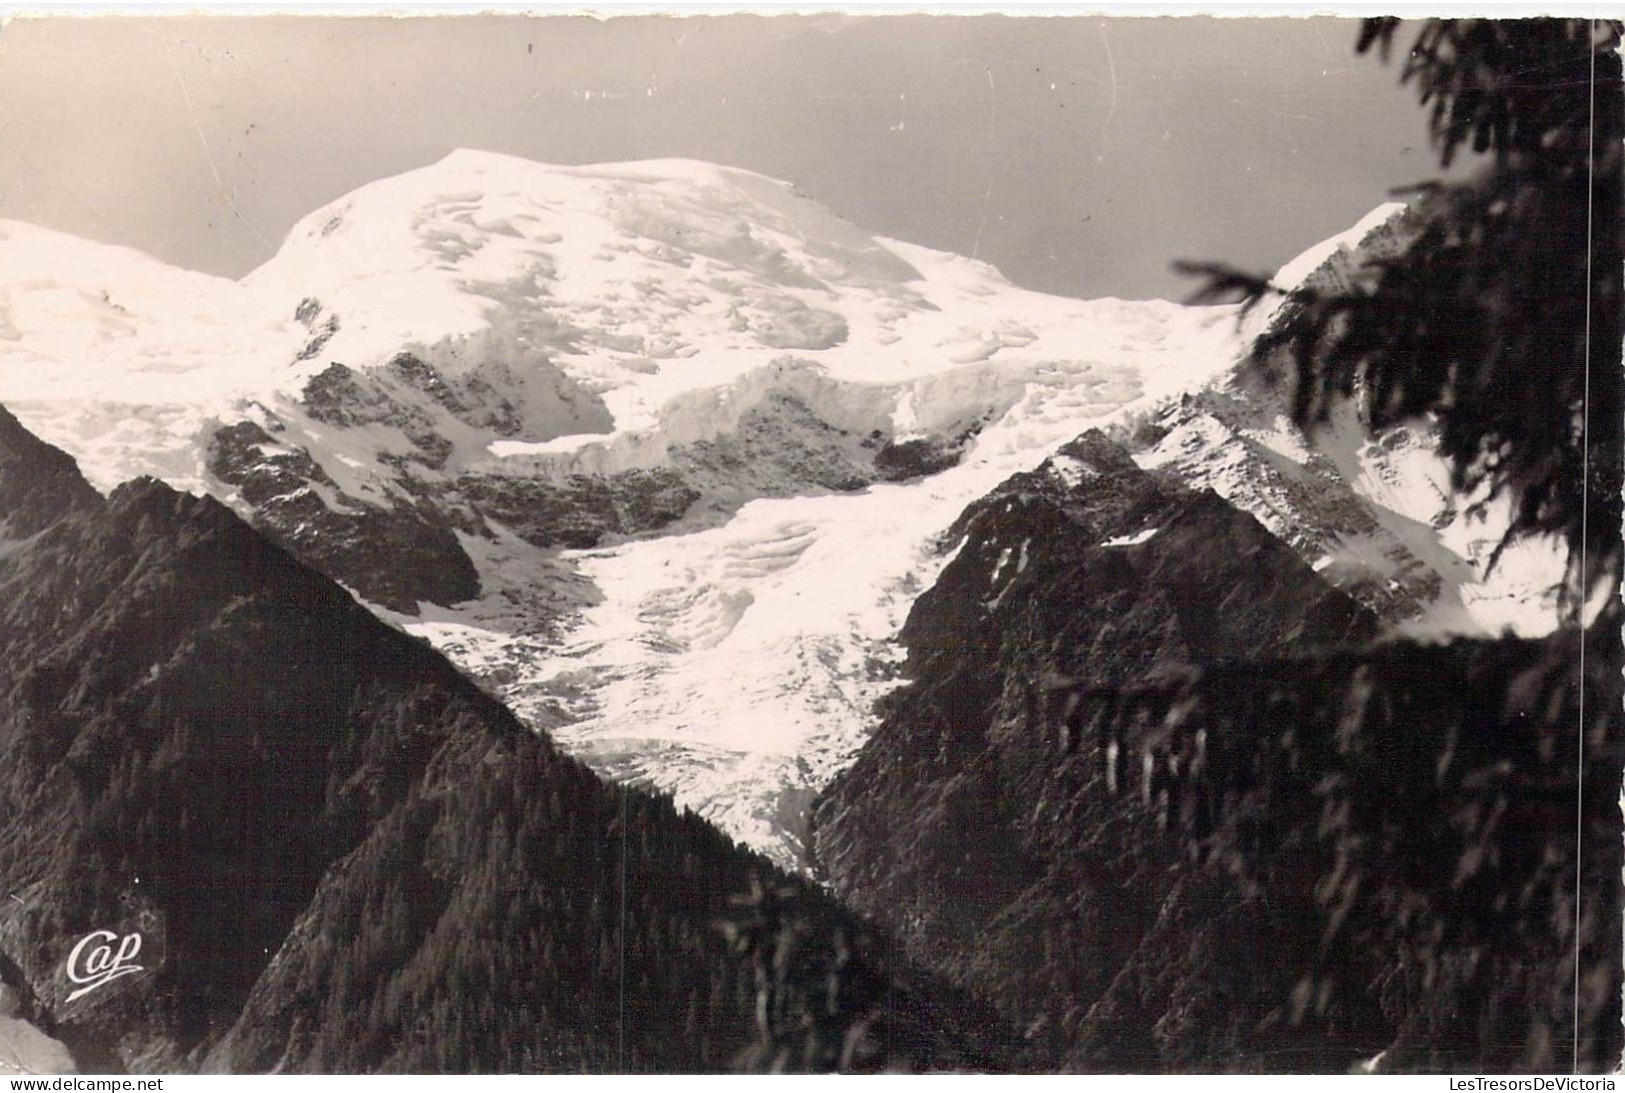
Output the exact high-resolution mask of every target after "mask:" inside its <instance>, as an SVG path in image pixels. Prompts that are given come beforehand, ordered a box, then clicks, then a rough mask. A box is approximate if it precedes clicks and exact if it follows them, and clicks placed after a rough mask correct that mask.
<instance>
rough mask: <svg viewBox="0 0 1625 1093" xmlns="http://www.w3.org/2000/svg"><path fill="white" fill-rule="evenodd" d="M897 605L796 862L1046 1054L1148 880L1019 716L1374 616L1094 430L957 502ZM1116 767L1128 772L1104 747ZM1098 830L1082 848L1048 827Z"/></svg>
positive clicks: (1099, 983) (1141, 910)
mask: <svg viewBox="0 0 1625 1093" xmlns="http://www.w3.org/2000/svg"><path fill="white" fill-rule="evenodd" d="M953 545H957V548H958V550H957V553H956V554H955V556H954V558H953V560H952V561H951V562H950V563H949V564H948V565H947V566H946V567H945V568H944V569H943V571H942V576H941V578H940V579H939V580H938V582H937V583H936V585H935V586H933V587H932V588H931V589H930V590H928V591H927V592H925V593H924V594H922V595H921V596H920V598H919V599H918V600H917V601H916V602H915V605H914V608H913V610H912V611H911V612H910V614H909V620H908V623H907V625H906V626H905V627H904V631H903V640H904V642H905V643H906V645H907V647H908V650H909V659H908V661H907V663H906V665H905V674H906V675H907V677H908V683H907V684H906V685H905V686H904V687H903V688H902V689H901V690H899V691H898V692H896V693H895V694H894V695H893V696H891V697H890V698H889V699H888V700H887V702H886V705H885V709H884V716H883V719H882V721H881V724H880V726H879V727H878V728H877V729H876V731H875V733H874V736H873V737H872V738H871V740H870V741H869V742H868V744H866V745H865V747H864V749H863V751H862V752H861V753H860V755H859V757H858V760H857V762H856V763H855V764H854V765H853V766H852V767H851V769H849V770H848V771H846V772H845V773H843V774H842V775H841V776H840V777H839V778H837V779H836V780H835V782H834V784H833V785H832V786H831V787H830V789H829V790H828V792H827V793H826V794H825V795H824V796H823V798H822V799H821V800H820V801H819V803H818V805H817V806H816V808H815V810H814V814H813V823H814V829H815V843H814V851H815V856H816V861H817V865H818V867H819V868H820V869H821V870H822V871H823V875H824V876H825V877H826V878H827V879H828V880H829V882H830V883H831V884H832V886H833V888H834V890H835V891H836V892H837V893H838V894H840V895H841V896H842V897H843V898H844V899H847V900H850V901H851V902H852V903H853V905H854V906H857V907H860V908H863V909H865V910H866V911H867V912H869V913H873V914H876V915H878V916H881V917H882V918H883V919H884V920H885V921H887V922H888V923H889V924H890V925H891V926H892V928H893V929H895V930H897V931H898V932H899V933H900V934H901V935H902V936H903V937H904V939H905V941H906V942H907V944H908V945H909V946H910V949H911V951H912V952H913V953H915V954H916V955H917V956H919V957H920V958H921V959H923V960H926V961H927V962H930V963H932V964H934V965H935V966H936V967H938V968H940V969H942V970H944V971H945V972H946V973H947V974H949V975H950V976H952V977H953V978H955V979H957V980H958V981H959V982H961V983H963V984H965V985H966V986H967V987H970V986H972V985H974V986H975V989H978V990H983V991H985V992H987V996H988V997H990V998H993V999H996V1000H998V1001H999V1002H1000V1004H1001V1005H1002V1006H1003V1007H1004V1012H1005V1014H1006V1016H1007V1017H1008V1018H1009V1019H1010V1020H1011V1021H1012V1022H1014V1023H1015V1024H1016V1025H1017V1026H1018V1027H1021V1028H1025V1029H1027V1030H1028V1033H1029V1035H1030V1037H1031V1040H1032V1044H1033V1050H1034V1061H1035V1065H1038V1066H1041V1067H1042V1066H1048V1065H1053V1064H1054V1063H1056V1062H1057V1061H1059V1054H1058V1053H1059V1052H1061V1051H1063V1050H1064V1047H1065V1045H1069V1044H1071V1043H1073V1042H1074V1041H1075V1039H1076V1037H1077V1036H1078V1035H1079V1032H1080V1029H1081V1027H1082V1022H1083V1020H1084V1018H1085V1016H1086V1014H1087V1013H1088V1010H1089V1007H1090V1005H1091V1003H1092V1001H1093V1000H1094V999H1095V998H1097V997H1099V996H1100V995H1101V994H1103V993H1104V992H1105V991H1106V989H1107V988H1108V987H1109V985H1110V984H1111V982H1112V979H1113V977H1114V976H1115V975H1116V973H1117V970H1118V969H1119V968H1120V967H1121V966H1122V964H1123V962H1124V961H1125V959H1126V958H1127V957H1128V955H1129V954H1130V953H1131V952H1132V951H1133V949H1134V947H1135V945H1136V939H1137V938H1138V937H1139V936H1140V935H1141V934H1142V933H1143V932H1144V931H1145V930H1146V929H1148V928H1149V927H1150V925H1151V924H1152V923H1154V922H1155V921H1156V920H1157V918H1158V916H1159V914H1160V913H1161V911H1162V909H1163V907H1164V905H1165V903H1166V901H1167V899H1168V896H1169V891H1170V889H1169V878H1168V876H1167V870H1168V867H1169V865H1170V864H1171V863H1172V862H1173V861H1174V860H1175V858H1174V857H1173V856H1171V855H1170V854H1169V853H1168V852H1166V851H1164V850H1162V849H1161V848H1159V847H1158V846H1157V845H1156V844H1155V843H1154V841H1148V840H1146V839H1144V838H1142V837H1140V836H1139V835H1138V834H1137V833H1138V832H1139V831H1140V830H1142V829H1143V828H1144V822H1143V817H1142V816H1141V815H1140V814H1139V812H1138V807H1139V806H1138V805H1137V804H1136V803H1134V802H1133V801H1130V800H1119V799H1117V798H1115V797H1113V796H1111V795H1109V794H1105V793H1104V792H1100V791H1101V790H1103V788H1104V787H1103V786H1100V787H1097V792H1096V794H1094V795H1083V796H1081V797H1080V796H1078V795H1077V793H1076V791H1077V788H1078V787H1077V786H1076V784H1075V781H1074V780H1075V778H1076V774H1075V772H1072V771H1068V770H1066V769H1064V768H1063V767H1062V766H1061V765H1060V764H1058V763H1057V761H1056V753H1057V749H1058V747H1059V743H1060V742H1059V741H1058V740H1057V739H1056V738H1055V736H1054V735H1052V734H1051V733H1049V732H1048V731H1045V730H1039V729H1036V728H1035V726H1037V725H1039V724H1041V723H1043V716H1044V713H1045V711H1047V710H1049V708H1050V707H1051V706H1052V705H1053V704H1054V703H1056V702H1057V701H1061V700H1063V699H1064V695H1065V694H1066V693H1067V691H1066V688H1069V687H1071V686H1074V685H1076V684H1077V682H1078V681H1079V680H1087V681H1089V682H1090V684H1091V685H1098V686H1103V687H1110V686H1122V685H1127V684H1129V683H1131V682H1134V681H1138V680H1142V679H1144V678H1146V677H1148V676H1152V677H1154V676H1155V675H1157V674H1158V673H1159V672H1162V671H1167V670H1171V669H1173V668H1175V667H1176V666H1179V665H1186V664H1207V663H1213V662H1216V661H1218V660H1220V659H1223V658H1226V657H1228V656H1231V655H1233V653H1234V651H1235V650H1237V649H1252V650H1257V651H1259V652H1260V653H1268V652H1273V653H1274V654H1277V655H1282V654H1286V653H1288V652H1289V651H1292V650H1299V649H1303V648H1309V647H1314V646H1316V645H1329V644H1333V643H1340V642H1346V641H1351V640H1359V639H1362V638H1365V637H1369V636H1371V635H1372V634H1374V633H1375V632H1376V629H1377V623H1376V619H1375V617H1374V616H1373V615H1372V614H1371V613H1370V612H1369V611H1367V610H1366V609H1364V608H1362V607H1360V606H1359V605H1358V604H1357V603H1355V602H1354V601H1353V600H1352V599H1350V598H1349V597H1348V596H1346V595H1345V594H1343V593H1341V592H1338V591H1337V590H1335V589H1333V588H1331V587H1330V586H1329V585H1327V584H1326V583H1325V582H1324V581H1322V580H1321V579H1320V578H1319V577H1317V576H1316V575H1315V574H1314V573H1313V572H1312V571H1311V570H1310V568H1309V567H1308V566H1307V565H1306V564H1305V563H1304V562H1303V561H1302V560H1301V559H1300V558H1299V557H1298V556H1297V555H1296V554H1295V553H1294V552H1293V551H1292V550H1291V549H1290V548H1289V547H1287V546H1286V545H1285V544H1283V543H1281V542H1280V541H1279V540H1277V539H1276V538H1275V537H1274V536H1272V535H1270V534H1269V532H1267V531H1266V530H1265V529H1264V528H1263V527H1262V526H1261V525H1260V524H1259V523H1258V522H1257V521H1256V520H1255V519H1253V518H1252V517H1250V516H1248V515H1246V514H1244V513H1241V512H1239V511H1238V510H1236V509H1235V508H1234V507H1232V506H1231V505H1229V504H1227V503H1226V502H1225V501H1224V500H1222V499H1221V498H1219V497H1218V496H1217V495H1215V494H1213V493H1211V492H1196V491H1192V490H1190V489H1188V488H1186V487H1184V486H1182V485H1181V484H1179V483H1178V482H1177V481H1176V480H1174V479H1172V478H1171V477H1168V476H1164V475H1159V474H1155V473H1151V472H1146V471H1144V470H1141V469H1140V468H1139V467H1137V466H1136V465H1135V463H1134V462H1133V460H1132V459H1131V458H1130V456H1129V454H1128V452H1127V451H1125V450H1124V449H1123V448H1121V447H1120V446H1118V445H1116V444H1114V443H1113V442H1111V441H1109V440H1108V439H1107V438H1105V437H1104V436H1103V435H1101V434H1099V433H1091V434H1085V435H1084V436H1082V437H1080V438H1079V439H1078V440H1077V441H1075V442H1074V443H1072V444H1069V445H1067V446H1065V447H1063V448H1062V449H1061V450H1060V451H1059V452H1058V453H1057V454H1056V455H1055V456H1054V457H1053V458H1051V459H1050V460H1048V461H1047V462H1045V463H1044V464H1042V465H1041V466H1040V467H1039V468H1038V469H1037V470H1036V471H1034V472H1032V473H1030V474H1025V475H1018V476H1016V477H1014V478H1012V479H1010V480H1009V481H1007V482H1006V483H1005V484H1004V485H1002V486H1001V487H1000V488H998V489H997V490H995V491H993V492H992V493H991V494H989V495H988V496H987V497H986V498H984V499H983V500H982V501H979V502H978V503H977V504H975V505H974V506H972V507H971V508H970V509H968V510H967V511H966V513H965V515H964V516H963V517H962V518H961V520H960V521H959V523H958V524H957V525H956V526H955V529H954V532H953V538H952V540H950V543H948V544H945V546H950V547H951V546H953ZM1120 758H1121V765H1122V770H1120V771H1117V772H1116V773H1114V775H1113V777H1114V778H1120V779H1122V780H1125V781H1126V780H1127V779H1129V778H1131V777H1137V773H1136V772H1131V771H1130V770H1129V769H1128V756H1127V754H1126V753H1125V754H1123V755H1122V756H1121V757H1120ZM1080 825H1081V826H1083V827H1085V828H1087V829H1088V830H1090V831H1099V832H1102V836H1101V839H1102V841H1103V843H1105V844H1106V845H1103V846H1102V847H1100V848H1099V850H1098V853H1096V854H1093V855H1090V856H1087V857H1080V856H1079V855H1076V854H1072V853H1058V852H1057V846H1056V844H1055V843H1054V842H1053V841H1052V840H1051V838H1050V835H1049V833H1052V832H1063V831H1072V830H1077V829H1078V828H1079V827H1080Z"/></svg>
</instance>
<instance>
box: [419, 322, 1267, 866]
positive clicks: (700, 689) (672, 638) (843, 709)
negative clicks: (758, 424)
mask: <svg viewBox="0 0 1625 1093" xmlns="http://www.w3.org/2000/svg"><path fill="white" fill-rule="evenodd" d="M1103 310H1104V311H1106V313H1107V314H1106V315H1105V316H1104V317H1103V319H1102V320H1101V321H1099V322H1097V323H1093V324H1090V325H1089V326H1086V327H1082V328H1080V329H1077V330H1075V331H1074V334H1075V337H1076V342H1075V344H1074V346H1073V348H1074V350H1075V352H1076V353H1077V354H1078V356H1077V357H1076V358H1075V359H1072V360H1069V361H1064V362H1053V361H1052V362H1039V363H1034V362H1024V361H1022V360H1020V359H1015V360H1011V361H1010V362H1009V364H1007V365H1006V366H1005V368H1004V369H994V368H987V367H971V366H961V367H960V368H959V369H958V370H956V371H955V372H951V373H944V374H943V381H942V382H938V383H932V384H921V385H913V386H909V387H908V388H907V389H906V390H905V396H906V398H907V400H908V412H909V414H910V416H911V418H912V419H916V420H957V419H959V418H961V417H962V416H964V411H965V408H966V407H972V406H984V405H985V406H1000V405H1003V404H1005V403H1009V405H1008V408H1007V409H1005V410H1004V411H1003V412H1002V414H1000V415H999V416H998V417H996V419H995V420H993V421H992V422H990V423H988V424H987V425H986V426H984V427H983V428H982V429H981V431H980V432H979V433H978V434H977V435H976V437H975V439H974V440H973V441H972V442H971V444H970V446H969V447H968V449H967V450H966V452H965V454H964V456H963V457H962V458H961V460H960V461H959V462H958V463H957V464H956V465H954V466H952V467H949V468H948V469H946V470H942V471H940V472H939V473H937V474H935V475H933V476H931V477H928V478H925V479H922V480H917V481H911V482H906V483H877V484H874V485H871V486H870V487H868V488H867V489H866V490H864V491H863V492H861V493H841V494H832V495H826V496H799V497H790V498H761V499H758V500H755V501H752V502H750V503H749V504H747V505H745V506H744V507H742V508H741V509H739V510H738V512H736V513H735V514H734V515H733V516H732V517H731V519H729V520H728V521H727V522H726V523H724V524H723V525H722V526H720V527H714V528H708V529H705V530H700V531H694V532H690V533H686V534H669V535H661V536H658V537H652V538H643V539H638V540H634V541H630V542H626V543H621V544H619V545H616V546H613V547H608V548H603V549H595V550H585V551H573V552H567V553H566V554H565V555H564V557H565V558H566V559H573V560H575V561H576V562H577V564H578V565H579V566H580V571H581V573H582V574H583V575H584V576H585V577H587V578H588V579H590V580H591V581H592V583H593V584H594V585H595V586H596V588H597V589H598V590H599V593H600V594H601V595H602V597H603V600H602V602H600V603H598V604H596V605H594V606H591V607H588V608H586V609H585V610H584V612H583V613H582V615H581V617H580V622H579V624H578V625H577V626H575V627H574V628H573V629H571V630H570V631H569V632H568V633H567V635H566V636H565V638H564V640H563V642H562V643H561V644H560V646H559V647H557V648H555V649H552V650H550V651H548V652H547V653H545V654H543V655H541V656H540V657H539V658H537V659H535V660H530V659H527V658H510V659H506V660H505V663H506V664H507V667H508V670H509V672H511V675H508V676H505V678H507V679H509V680H510V682H509V683H508V684H506V685H505V687H504V692H505V694H506V695H507V696H508V699H509V701H510V702H511V703H513V704H514V705H515V706H516V708H517V709H518V710H519V712H520V713H521V714H524V715H528V716H531V717H533V718H540V717H543V716H545V713H546V712H547V711H549V710H554V709H558V710H562V711H564V713H565V717H566V721H565V723H564V724H561V725H559V726H558V727H556V728H554V729H553V730H552V731H553V734H554V736H555V737H556V738H557V739H559V740H560V741H561V742H562V743H564V744H565V745H566V746H568V747H569V748H570V749H571V750H572V751H574V752H576V753H577V754H579V755H581V756H583V757H584V758H586V759H587V760H588V761H589V762H591V763H592V764H593V765H594V766H596V767H598V768H599V769H601V770H604V771H606V772H608V773H611V774H613V775H615V776H616V777H621V778H627V779H634V780H644V781H648V782H651V783H654V784H657V785H659V786H661V787H663V788H666V789H669V790H671V791H672V792H674V793H675V794H676V796H677V799H678V802H679V803H680V804H683V805H686V806H689V807H692V808H694V809H695V810H696V811H699V812H701V813H703V814H704V815H706V816H707V817H709V818H710V819H712V820H713V821H715V822H717V823H718V824H719V825H720V826H722V827H723V828H724V829H725V830H727V831H729V832H730V833H731V834H733V835H734V836H735V837H737V838H739V839H741V840H743V841H745V842H747V843H749V844H750V845H752V846H754V847H756V848H757V849H760V850H762V851H764V852H766V853H768V854H770V855H771V856H773V857H774V858H776V859H777V860H779V861H780V862H782V863H783V864H785V865H787V866H791V867H795V866H798V865H800V864H802V859H801V838H802V833H803V830H802V825H803V810H804V807H805V804H806V802H807V801H808V800H809V799H810V797H811V796H812V795H813V794H814V793H816V792H817V790H818V789H820V788H821V787H822V786H823V785H825V784H827V782H828V781H829V779H830V778H831V777H833V775H834V774H835V773H837V772H838V771H839V770H840V769H841V768H842V767H843V766H844V765H845V764H846V763H848V762H849V761H850V760H851V758H852V757H853V755H854V754H855V753H856V751H857V749H858V748H859V747H860V746H861V744H862V742H863V740H864V737H865V735H866V731H867V727H868V725H869V723H870V720H871V717H872V708H873V704H874V701H875V700H876V699H877V698H878V697H879V696H880V695H881V694H882V693H884V692H885V691H886V690H887V689H889V688H890V687H891V686H892V685H894V682H895V668H896V662H897V660H898V659H899V657H900V652H899V650H897V649H896V647H895V646H894V645H893V644H892V639H893V638H894V636H895V635H896V633H897V632H898V630H899V629H900V628H901V626H902V623H903V620H904V618H905V617H906V615H907V613H908V610H909V608H910V606H912V603H913V600H914V597H915V595H916V594H918V592H919V591H921V590H922V589H923V588H925V587H927V586H929V585H930V583H931V582H932V581H934V580H935V578H936V575H937V572H938V571H939V570H940V568H941V567H942V566H943V565H944V564H946V562H947V561H948V557H947V555H946V554H945V553H944V552H943V550H942V549H941V547H942V544H941V542H940V537H941V535H942V533H943V532H944V531H945V530H946V529H947V528H948V527H949V525H950V524H952V522H953V521H954V519H955V518H956V517H957V516H958V515H959V513H960V512H961V511H962V510H963V509H964V508H965V506H966V505H968V504H969V503H971V502H972V501H974V500H975V499H977V498H978V497H980V496H982V495H983V494H985V493H986V492H988V491H989V490H991V489H992V488H993V487H995V486H996V485H998V484H999V483H1000V482H1001V481H1003V480H1004V479H1005V478H1007V477H1008V476H1009V475H1011V474H1012V473H1015V472H1017V471H1023V470H1029V469H1031V468H1032V467H1033V466H1035V465H1037V464H1038V463H1040V462H1042V461H1043V460H1044V459H1045V458H1046V457H1047V456H1048V455H1049V454H1050V453H1051V452H1052V451H1053V450H1054V449H1055V448H1056V447H1058V446H1060V445H1062V444H1064V443H1066V442H1067V441H1068V440H1071V439H1072V438H1073V437H1074V436H1076V435H1077V433H1078V432H1079V431H1080V430H1081V429H1083V428H1085V427H1087V425H1088V424H1090V423H1099V422H1105V421H1109V420H1111V419H1112V418H1113V417H1114V416H1116V415H1118V414H1119V413H1120V412H1122V411H1123V410H1124V409H1125V408H1133V407H1137V406H1141V405H1145V404H1146V403H1148V402H1149V401H1150V400H1153V399H1155V398H1156V397H1158V396H1159V395H1161V394H1164V393H1166V392H1167V391H1169V390H1170V389H1172V388H1174V387H1176V386H1178V385H1180V384H1184V383H1190V382H1193V381H1196V380H1199V379H1201V378H1202V377H1203V375H1204V374H1206V373H1211V372H1216V371H1219V370H1221V369H1223V368H1224V367H1225V366H1227V365H1228V364H1230V363H1231V362H1232V361H1233V360H1234V356H1235V352H1236V349H1237V345H1236V343H1235V341H1234V333H1233V324H1232V323H1231V321H1230V317H1229V314H1228V312H1226V311H1223V310H1219V311H1203V310H1188V311H1187V310H1184V309H1170V308H1168V307H1166V306H1165V305H1160V304H1152V305H1147V306H1146V307H1144V308H1143V309H1142V308H1136V307H1133V306H1123V305H1113V306H1111V307H1110V308H1107V309H1103ZM1012 375H1014V376H1017V377H1021V378H1022V383H1021V389H1020V393H1019V395H1017V397H1015V398H1014V399H1013V400H1012V399H1010V398H1008V396H1005V395H1004V394H1003V392H1002V388H1004V387H1005V386H1007V385H1008V384H1009V382H1010V376H1012ZM950 377H955V378H957V379H958V381H959V382H949V378H950ZM833 390H834V389H832V391H833ZM894 397H895V396H894ZM826 413H827V411H826ZM830 416H833V415H832V414H831V415H830ZM475 613H477V611H476V612H475ZM407 625H408V628H409V629H412V630H414V631H416V632H418V633H420V634H421V635H422V636H424V637H426V638H428V639H429V640H431V641H434V642H436V644H439V645H441V646H442V647H443V648H445V647H449V640H448V639H453V635H454V634H458V635H460V636H459V637H457V638H456V639H455V640H457V641H460V642H464V643H466V641H467V632H466V629H464V627H466V626H468V625H469V624H467V623H461V622H456V621H449V620H440V621H423V622H418V623H410V622H409V623H408V624H407ZM475 625H477V624H475ZM500 644H501V639H500V638H499V637H493V639H492V640H491V641H489V642H488V643H487V645H486V648H487V650H492V648H493V646H500ZM453 655H454V656H456V655H458V654H457V653H456V652H454V653H453ZM465 655H466V654H465ZM485 655H487V656H489V655H490V652H487V653H486V654H485ZM468 663H470V664H471V665H473V664H474V663H475V658H474V657H468Z"/></svg>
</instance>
